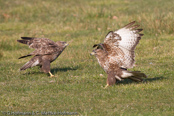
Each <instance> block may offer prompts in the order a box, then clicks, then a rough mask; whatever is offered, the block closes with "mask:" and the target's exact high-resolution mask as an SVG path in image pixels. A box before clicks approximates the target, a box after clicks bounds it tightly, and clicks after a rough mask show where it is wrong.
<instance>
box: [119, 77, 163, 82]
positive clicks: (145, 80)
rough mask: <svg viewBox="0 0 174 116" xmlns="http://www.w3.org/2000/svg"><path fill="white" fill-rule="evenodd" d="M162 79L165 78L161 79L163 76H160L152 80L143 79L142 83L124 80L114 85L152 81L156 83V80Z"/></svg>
mask: <svg viewBox="0 0 174 116" xmlns="http://www.w3.org/2000/svg"><path fill="white" fill-rule="evenodd" d="M163 79H166V78H165V77H163V76H161V77H154V78H145V79H144V80H143V82H135V81H132V80H130V79H125V80H123V81H117V83H116V84H130V83H147V82H153V81H158V80H163Z"/></svg>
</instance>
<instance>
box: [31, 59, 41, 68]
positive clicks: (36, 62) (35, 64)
mask: <svg viewBox="0 0 174 116" xmlns="http://www.w3.org/2000/svg"><path fill="white" fill-rule="evenodd" d="M38 64H39V60H36V61H35V62H34V63H33V64H32V65H31V67H33V66H37V65H38Z"/></svg>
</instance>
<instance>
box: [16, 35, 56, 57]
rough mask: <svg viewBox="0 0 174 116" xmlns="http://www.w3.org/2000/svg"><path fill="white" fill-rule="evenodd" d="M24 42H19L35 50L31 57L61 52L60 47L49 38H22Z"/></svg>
mask: <svg viewBox="0 0 174 116" xmlns="http://www.w3.org/2000/svg"><path fill="white" fill-rule="evenodd" d="M21 38H22V39H23V40H18V42H20V43H23V44H27V45H29V48H34V49H35V51H33V52H32V53H30V54H29V55H28V56H30V55H46V54H47V55H48V54H52V53H54V52H57V51H59V46H58V45H57V44H56V43H55V42H54V41H52V40H50V39H47V38H31V37H21Z"/></svg>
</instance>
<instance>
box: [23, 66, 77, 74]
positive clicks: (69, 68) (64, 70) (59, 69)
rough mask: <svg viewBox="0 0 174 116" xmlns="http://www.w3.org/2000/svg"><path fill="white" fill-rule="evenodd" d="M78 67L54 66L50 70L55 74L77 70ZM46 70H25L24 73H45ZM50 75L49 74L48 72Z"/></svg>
mask: <svg viewBox="0 0 174 116" xmlns="http://www.w3.org/2000/svg"><path fill="white" fill-rule="evenodd" d="M77 69H78V67H63V68H57V67H56V68H52V69H51V70H50V71H51V72H52V73H53V74H55V73H57V72H67V71H70V70H77ZM39 70H40V69H39ZM43 73H44V72H42V71H28V72H25V73H24V74H23V75H32V74H43ZM48 75H49V74H48Z"/></svg>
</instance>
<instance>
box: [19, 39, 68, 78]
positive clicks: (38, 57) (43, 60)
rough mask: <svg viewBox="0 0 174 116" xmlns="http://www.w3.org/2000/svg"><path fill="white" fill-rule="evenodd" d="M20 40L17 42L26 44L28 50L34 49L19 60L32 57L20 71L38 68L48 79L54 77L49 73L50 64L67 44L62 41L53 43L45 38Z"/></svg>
mask: <svg viewBox="0 0 174 116" xmlns="http://www.w3.org/2000/svg"><path fill="white" fill-rule="evenodd" d="M21 38H22V40H17V41H18V42H20V43H23V44H27V45H28V46H29V48H34V49H35V51H33V52H31V53H30V54H28V55H25V56H22V57H20V58H19V59H21V58H25V57H28V56H34V57H33V58H31V60H30V61H28V62H27V63H26V64H24V65H23V66H22V67H21V68H20V70H21V71H22V70H25V69H27V68H31V67H34V66H40V67H41V71H43V72H45V73H49V74H50V77H53V76H54V75H53V74H52V73H51V72H50V63H51V62H53V61H54V60H55V59H56V58H57V57H58V56H59V55H60V54H61V53H62V52H63V50H64V49H65V48H66V46H67V45H68V44H67V43H66V42H63V41H57V42H54V41H52V40H50V39H47V38H31V37H21Z"/></svg>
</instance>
